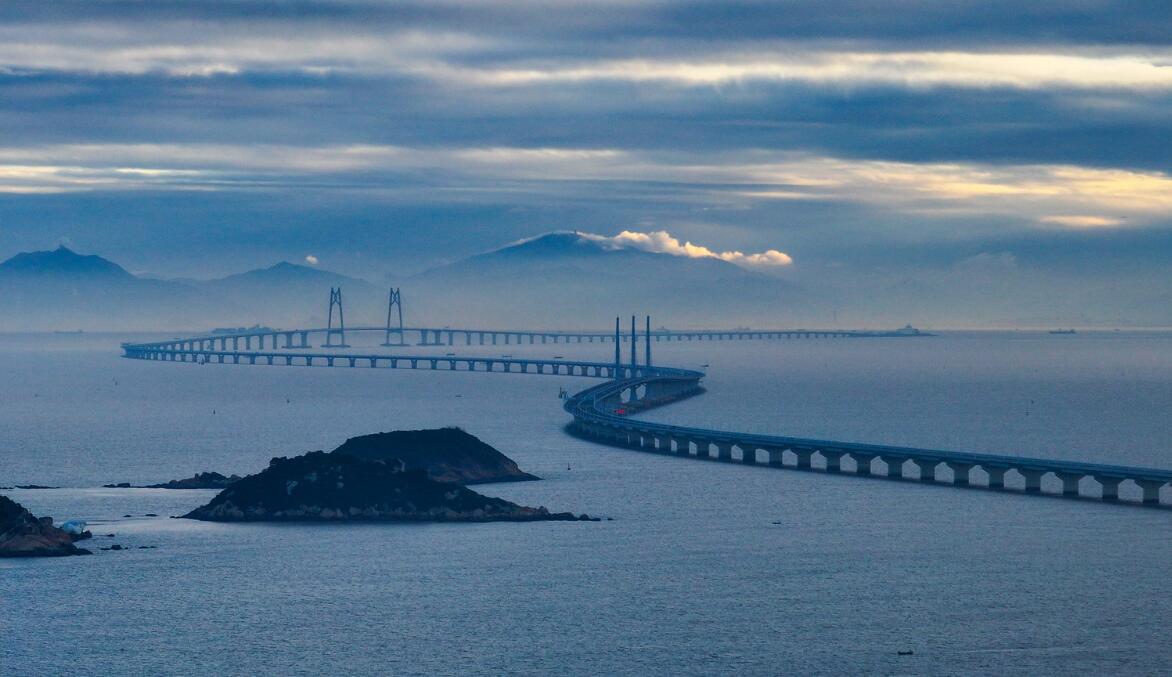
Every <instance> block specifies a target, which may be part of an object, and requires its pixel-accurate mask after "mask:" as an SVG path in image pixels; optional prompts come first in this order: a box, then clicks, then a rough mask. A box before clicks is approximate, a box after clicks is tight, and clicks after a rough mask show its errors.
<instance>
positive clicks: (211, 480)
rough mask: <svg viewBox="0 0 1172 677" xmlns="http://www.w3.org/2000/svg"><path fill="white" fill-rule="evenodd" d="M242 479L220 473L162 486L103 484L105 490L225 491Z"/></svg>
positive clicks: (195, 476)
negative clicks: (224, 489)
mask: <svg viewBox="0 0 1172 677" xmlns="http://www.w3.org/2000/svg"><path fill="white" fill-rule="evenodd" d="M239 479H240V476H239V475H230V476H227V477H225V476H224V475H221V474H220V473H218V472H201V473H196V474H194V475H192V476H191V477H188V478H186V479H182V480H171V481H170V482H164V483H162V484H147V485H145V486H137V485H134V484H131V483H130V482H119V483H118V484H103V485H102V488H104V489H223V488H225V487H227V486H228V485H230V484H232V483H233V482H235V481H237V480H239Z"/></svg>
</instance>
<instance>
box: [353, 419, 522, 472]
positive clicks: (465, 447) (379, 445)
mask: <svg viewBox="0 0 1172 677" xmlns="http://www.w3.org/2000/svg"><path fill="white" fill-rule="evenodd" d="M334 452H335V453H339V454H347V455H349V456H356V457H358V458H364V459H368V460H374V461H377V460H382V461H390V460H393V459H398V460H400V461H402V462H403V463H404V464H406V467H407V469H408V470H423V471H425V472H426V473H427V475H428V477H430V478H431V479H433V480H436V481H438V482H453V483H456V484H482V483H486V482H524V481H528V480H536V479H541V478H539V477H534V476H533V475H530V474H529V473H527V472H523V471H522V470H521V469H520V468H519V467H517V464H516V462H514V461H513V459H511V458H509V457H508V456H505V455H504V454H502V453H501V452H499V451H497V450H496V449H494V448H493V447H491V446H489V445H488V444H485V443H484V442H482V441H480V439H478V438H477V437H475V436H474V435H470V434H468V433H467V432H465V431H463V430H461V429H460V428H435V429H431V430H396V431H394V432H389V433H375V434H373V435H362V436H360V437H351V438H350V439H348V440H346V442H345V443H344V444H342V446H340V447H338V448H337V449H335V450H334Z"/></svg>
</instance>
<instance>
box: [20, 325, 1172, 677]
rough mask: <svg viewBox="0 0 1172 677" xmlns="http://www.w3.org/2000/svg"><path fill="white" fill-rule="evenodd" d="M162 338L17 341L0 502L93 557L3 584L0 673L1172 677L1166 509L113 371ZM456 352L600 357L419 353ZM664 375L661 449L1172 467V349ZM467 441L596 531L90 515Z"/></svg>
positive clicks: (339, 380)
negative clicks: (220, 476) (297, 467)
mask: <svg viewBox="0 0 1172 677" xmlns="http://www.w3.org/2000/svg"><path fill="white" fill-rule="evenodd" d="M146 338H150V337H147V336H122V335H115V334H88V333H87V334H79V335H61V334H9V335H2V336H0V486H5V487H11V486H14V485H17V484H21V485H24V484H38V485H46V486H51V487H57V488H51V489H13V490H4V491H3V492H2V493H4V494H6V495H8V496H10V497H11V498H13V499H14V500H16V501H18V502H20V503H22V504H23V505H25V506H26V507H27V508H29V509H30V510H32V511H33V512H34V513H35V514H38V515H51V516H53V517H54V518H55V519H57V520H58V521H61V520H65V519H83V520H85V521H87V522H88V523H89V528H90V530H91V531H92V532H93V533H94V534H95V535H96V537H95V538H94V540H92V541H89V542H88V543H86V544H85V545H86V546H87V547H90V548H92V549H93V550H94V551H95V554H94V555H92V556H89V557H67V558H49V559H29V560H0V675H5V676H9V677H16V676H23V675H29V676H37V677H40V676H44V675H321V674H330V675H339V674H353V675H560V676H565V675H713V674H735V675H863V674H865V675H984V674H988V675H1041V674H1072V673H1081V674H1106V673H1110V674H1127V675H1161V674H1170V673H1172V641H1169V640H1170V639H1172V629H1170V625H1169V618H1172V595H1169V587H1168V582H1169V578H1170V575H1172V510H1169V509H1167V508H1157V509H1153V508H1143V507H1138V506H1132V505H1111V504H1104V503H1100V502H1097V501H1087V500H1064V499H1060V498H1052V497H1038V496H1027V495H1023V494H1020V493H1015V492H992V491H988V490H983V489H967V490H966V489H959V488H953V487H948V486H931V485H924V484H920V483H918V482H912V481H905V482H899V481H889V480H882V479H865V478H860V477H852V476H850V475H849V474H844V475H841V476H834V475H827V474H824V473H819V472H799V471H794V470H779V469H771V468H766V467H746V466H740V465H737V464H723V463H701V462H697V461H695V460H689V459H683V458H673V457H667V456H660V455H655V454H648V453H642V452H638V451H632V450H623V449H614V448H609V447H605V446H600V445H597V444H594V443H591V442H589V441H585V440H581V439H577V438H575V437H572V436H570V435H568V434H567V433H566V432H565V429H564V427H565V425H566V423H567V422H568V420H569V418H568V416H567V414H566V413H565V412H564V411H563V410H562V408H561V402H560V400H559V399H558V394H559V390H560V389H565V390H567V391H571V392H573V391H575V390H576V389H581V388H585V387H587V386H589V385H591V384H592V383H593V382H594V380H593V379H588V378H583V377H568V376H537V375H521V374H500V373H496V374H486V373H447V372H438V373H435V372H425V371H417V372H412V371H404V370H394V371H392V370H383V369H378V370H375V369H370V368H366V369H361V368H357V369H349V368H333V369H329V368H325V367H320V368H306V367H268V366H244V365H240V366H234V365H222V366H221V365H214V364H209V365H196V364H180V363H161V362H143V361H135V360H128V359H124V358H122V357H121V356H120V350H119V343H120V342H121V341H124V340H142V339H146ZM374 338H376V337H368V339H357V338H356V339H354V340H352V343H356V344H358V343H360V341H361V340H368V341H370V342H371V343H373V341H374ZM378 338H381V337H378ZM372 349H373V348H367V347H365V346H362V345H360V344H359V345H356V346H355V348H353V349H352V350H358V351H362V350H372ZM380 350H381V349H380ZM448 351H455V352H457V353H459V354H465V353H469V352H472V353H476V354H513V355H517V356H520V355H541V356H547V357H553V356H555V355H562V356H564V357H566V358H567V359H573V358H581V359H595V360H599V361H606V360H609V359H611V357H612V356H613V347H612V346H611V345H609V344H606V345H604V344H597V343H595V344H590V343H586V344H581V345H577V344H571V345H533V346H530V345H520V346H518V345H510V346H504V345H498V346H486V347H480V346H472V347H466V346H459V345H458V346H453V347H446V346H445V347H411V348H409V349H403V350H402V351H400V352H411V353H433V354H440V355H443V354H444V353H445V352H448ZM624 356H625V354H624ZM653 359H654V361H655V362H656V363H657V364H664V365H671V366H682V367H690V368H698V369H702V370H703V371H705V372H706V373H707V377H706V378H705V379H704V385H705V386H706V388H707V392H705V393H704V394H702V395H700V396H697V397H694V398H692V399H689V400H687V401H683V402H679V403H676V404H673V405H670V406H666V407H663V408H661V409H657V410H654V411H650V412H646V413H644V414H641V416H645V417H647V418H650V419H654V420H657V421H670V422H678V423H681V424H687V425H694V426H706V427H713V428H722V429H730V430H745V431H757V432H763V433H775V434H786V435H794V436H808V437H817V438H823V439H833V440H844V441H860V442H874V443H891V444H900V445H911V446H924V447H933V448H944V449H957V450H966V451H984V452H992V453H1008V454H1021V455H1029V456H1042V457H1054V458H1067V459H1080V460H1087V461H1101V462H1108V463H1120V464H1132V465H1143V466H1153V467H1162V468H1168V467H1172V414H1170V412H1172V333H1158V332H1080V333H1078V334H1075V335H1051V334H1047V333H1046V332H1026V331H1021V332H969V333H965V332H953V333H944V334H941V335H939V336H935V337H918V338H875V339H805V340H797V339H790V340H774V341H723V342H707V341H705V342H679V343H677V342H672V343H655V344H653ZM452 425H455V426H460V427H462V428H464V429H465V430H467V431H468V432H470V433H472V434H474V435H476V436H478V437H480V438H481V439H483V440H485V441H486V442H488V443H489V444H491V445H493V446H495V447H496V448H498V449H499V450H501V451H502V452H503V453H505V454H506V455H508V456H509V457H511V458H513V459H514V460H516V461H517V462H518V464H519V465H520V467H521V468H522V469H523V470H526V471H528V472H531V473H534V474H536V475H538V476H540V477H541V478H543V479H542V481H539V482H525V483H508V484H490V485H480V486H477V487H475V489H476V490H477V491H481V492H483V493H486V494H490V495H493V496H500V497H503V498H506V499H509V500H512V501H516V502H520V503H523V504H526V505H532V506H537V505H543V506H546V507H548V508H549V509H550V510H553V511H572V512H576V513H587V514H589V515H592V516H597V517H601V518H605V519H603V521H599V522H549V523H530V524H511V523H510V524H328V525H323V524H308V525H294V524H213V523H203V522H195V521H191V520H184V519H172V517H173V516H176V515H181V514H183V513H185V512H187V511H188V510H190V509H192V508H194V507H196V506H198V505H201V504H203V503H205V502H207V501H208V500H209V499H210V498H211V497H212V496H213V495H214V494H215V492H214V491H204V490H179V491H177V490H162V489H104V488H101V485H103V484H109V483H118V482H130V483H133V484H146V483H154V482H162V481H166V480H170V479H176V478H182V477H188V476H190V475H192V474H194V473H196V472H201V471H217V472H221V473H225V474H229V473H238V474H247V473H252V472H256V471H259V470H261V469H262V468H264V467H265V466H266V465H267V464H268V462H269V460H270V459H271V458H273V457H276V456H291V455H296V454H300V453H303V452H305V451H310V450H316V449H327V450H328V449H332V448H334V447H336V446H337V445H339V444H341V443H342V442H343V441H345V440H346V439H347V438H348V437H352V436H356V435H362V434H367V433H374V432H379V431H386V430H396V429H412V428H428V427H438V426H452ZM1048 488H1049V489H1051V490H1053V489H1055V487H1053V486H1049V487H1048ZM1170 491H1172V489H1169V488H1168V487H1165V489H1164V501H1165V502H1166V503H1169V502H1172V495H1170V493H1169V492H1170ZM1126 497H1127V498H1135V496H1134V495H1128V496H1126ZM107 534H113V537H107V536H106V535H107ZM115 543H117V544H120V545H122V546H124V547H125V548H126V549H124V550H120V551H109V550H100V549H99V548H102V547H109V546H110V545H112V544H115ZM142 546H149V547H145V548H144V547H142Z"/></svg>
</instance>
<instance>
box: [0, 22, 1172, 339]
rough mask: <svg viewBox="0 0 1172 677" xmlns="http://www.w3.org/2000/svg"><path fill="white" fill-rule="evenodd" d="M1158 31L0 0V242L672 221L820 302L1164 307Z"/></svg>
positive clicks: (510, 231)
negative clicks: (764, 262) (911, 289)
mask: <svg viewBox="0 0 1172 677" xmlns="http://www.w3.org/2000/svg"><path fill="white" fill-rule="evenodd" d="M1170 25H1172V5H1169V4H1168V3H1167V2H1140V1H1133V2H1107V1H1106V0H1102V1H1100V0H1081V1H1077V2H1071V1H1069V0H1066V1H1062V2H1057V1H1044V2H1031V3H1022V2H1001V1H993V2H927V1H923V2H921V1H918V0H914V1H913V0H908V1H903V2H894V3H893V2H884V3H875V2H840V3H827V2H814V1H813V0H796V1H792V2H786V3H781V4H779V3H773V2H741V3H704V2H693V3H666V2H663V3H660V2H611V3H602V4H594V5H591V6H584V5H580V4H578V3H564V4H563V3H554V4H550V3H538V2H516V3H494V2H475V3H473V2H404V3H374V2H370V3H366V2H350V1H343V0H338V1H336V2H327V1H318V2H299V1H296V0H291V1H288V2H281V3H254V2H227V1H223V0H208V1H200V2H178V1H171V2H167V1H162V2H150V3H143V2H93V1H89V0H87V1H85V2H72V1H68V0H67V1H63V2H53V3H34V2H10V3H3V4H0V256H7V255H10V254H12V253H15V252H16V251H19V250H22V249H29V248H35V247H45V246H49V245H51V244H52V243H53V242H54V241H55V240H56V239H57V238H59V237H61V236H68V237H71V238H72V240H73V241H74V242H75V243H76V244H78V246H80V247H82V248H83V249H87V250H92V251H98V252H101V253H106V254H109V255H111V256H114V257H118V258H122V259H123V260H126V261H127V262H128V264H130V265H131V266H132V267H135V268H136V269H140V270H151V271H154V272H157V273H161V274H169V273H174V274H182V275H200V274H207V275H211V274H219V273H224V272H230V271H232V270H237V269H241V268H247V267H254V266H257V265H262V264H267V263H270V262H271V261H272V260H274V259H278V258H293V259H300V258H302V257H303V256H304V255H305V254H308V253H313V254H315V255H317V256H318V257H319V258H321V259H322V261H323V265H327V266H333V267H337V268H342V269H344V270H346V271H347V272H351V273H356V274H361V275H366V276H368V277H370V278H372V279H380V278H382V277H383V276H385V275H388V274H391V275H397V274H400V273H410V272H416V271H417V270H418V269H420V268H423V267H427V266H429V265H434V264H438V263H442V262H443V261H445V260H450V259H452V258H454V257H458V256H463V255H467V254H471V253H475V252H477V251H482V250H484V249H487V248H490V247H492V246H496V245H499V244H501V243H502V242H507V241H510V240H513V239H516V238H519V237H524V236H530V235H533V234H536V233H539V232H542V231H545V230H551V229H555V228H579V229H583V230H591V231H595V232H601V233H606V234H613V233H616V232H617V231H619V230H622V229H629V230H642V231H649V230H669V231H671V232H672V233H673V234H676V235H678V236H680V237H681V238H692V239H695V240H696V241H702V242H703V243H705V244H707V245H710V246H712V247H713V248H716V249H721V250H726V249H741V250H744V251H764V250H766V249H771V248H777V249H781V250H784V251H786V252H787V253H788V254H790V255H791V256H793V259H794V262H795V263H794V265H793V266H792V268H791V269H789V270H787V271H786V273H785V274H786V275H789V276H791V277H793V278H794V279H795V281H796V282H797V283H800V284H803V285H806V286H805V288H807V289H810V288H815V287H816V286H817V285H816V284H814V280H815V279H820V280H827V284H828V286H832V287H834V288H835V289H836V290H837V291H836V292H835V293H836V294H837V297H836V301H835V302H836V303H844V301H843V299H849V297H850V293H851V290H852V289H854V288H860V289H861V288H870V289H872V292H873V290H874V289H879V288H885V286H886V287H892V285H895V286H900V285H903V281H904V280H905V279H906V276H907V275H919V276H931V275H944V276H946V277H947V279H948V280H960V281H958V282H956V283H955V288H956V289H961V288H963V287H964V280H965V279H971V280H978V281H979V280H983V279H985V278H988V277H989V276H991V275H992V276H995V275H1004V276H1007V277H1006V279H1011V278H1012V279H1013V280H1015V284H1019V285H1021V295H1022V297H1023V298H1024V297H1029V298H1034V299H1038V298H1041V299H1044V298H1045V297H1046V295H1047V294H1053V293H1057V292H1058V291H1059V290H1063V291H1065V290H1072V289H1073V290H1078V289H1080V288H1084V287H1085V288H1086V289H1088V290H1089V289H1090V288H1091V286H1093V287H1094V288H1095V289H1097V290H1100V292H1101V290H1102V289H1103V288H1104V285H1105V284H1106V282H1104V280H1108V281H1110V280H1114V281H1117V282H1118V284H1116V285H1114V287H1113V288H1116V289H1117V290H1118V294H1119V295H1120V297H1119V298H1118V299H1112V298H1111V297H1110V295H1104V294H1102V293H1099V295H1098V296H1096V295H1094V294H1091V293H1089V291H1088V293H1087V295H1086V297H1087V299H1088V303H1092V302H1093V303H1098V304H1101V305H1113V306H1119V307H1126V308H1131V309H1134V310H1135V315H1134V317H1133V318H1132V320H1133V321H1134V322H1136V323H1154V322H1165V321H1167V322H1172V317H1170V316H1168V314H1167V313H1168V312H1169V311H1167V310H1163V311H1157V310H1153V311H1152V312H1145V311H1144V310H1143V309H1144V304H1145V301H1144V299H1147V298H1152V297H1153V296H1147V295H1148V294H1154V298H1161V296H1160V295H1161V294H1162V295H1163V297H1166V296H1167V294H1168V286H1172V283H1169V282H1167V281H1165V282H1164V287H1163V288H1162V289H1161V288H1159V287H1160V286H1161V285H1160V282H1159V280H1160V276H1159V272H1160V271H1162V270H1165V269H1167V267H1168V266H1169V265H1172V197H1170V195H1172V178H1169V176H1168V173H1169V164H1168V158H1169V157H1172V116H1170V115H1169V110H1172V70H1170V68H1172V66H1170V64H1172V33H1169V31H1168V30H1167V27H1168V26H1170ZM814 275H817V276H818V277H817V278H814V277H812V276H814ZM803 276H807V277H805V278H803ZM916 279H919V280H921V281H923V280H924V279H928V278H924V277H918V278H916ZM949 284H952V283H951V282H950V283H949ZM905 286H906V285H905ZM913 286H914V285H913ZM1153 286H1154V287H1156V288H1155V289H1152V288H1153ZM892 288H894V287H892ZM900 288H901V289H904V287H903V286H901V287H900ZM939 288H940V289H945V288H948V285H943V286H942V287H939ZM1137 290H1138V291H1137ZM869 293H870V292H869ZM924 293H925V294H927V293H929V292H927V291H925V292H924ZM939 293H944V292H939ZM860 298H861V297H860ZM892 298H896V297H895V296H893V297H892ZM898 298H899V299H900V302H901V303H911V302H912V301H913V300H914V294H910V295H909V294H908V293H905V292H904V291H901V292H900V295H898ZM937 301H938V299H937ZM1001 302H1003V303H1005V304H1007V308H1006V309H1004V312H1000V311H998V310H997V307H996V303H994V302H990V303H989V304H986V305H982V308H983V310H982V311H981V312H983V313H985V314H986V316H987V317H988V318H990V321H993V320H994V319H997V320H998V321H1004V320H1005V318H1012V319H1014V320H1015V321H1017V320H1020V319H1021V318H1022V317H1023V315H1022V314H1021V313H1017V314H1015V312H1014V311H1012V310H1011V309H1010V308H1009V307H1008V306H1012V304H1013V299H1012V297H1010V298H1004V299H1002V301H1001ZM891 303H892V304H895V302H894V301H892V302H891ZM890 307H893V308H894V305H892V306H890ZM892 312H895V310H892ZM1092 314H1093V313H1092ZM1100 316H1102V317H1106V316H1107V314H1106V313H1100ZM1111 317H1112V318H1115V319H1118V317H1119V316H1118V315H1111Z"/></svg>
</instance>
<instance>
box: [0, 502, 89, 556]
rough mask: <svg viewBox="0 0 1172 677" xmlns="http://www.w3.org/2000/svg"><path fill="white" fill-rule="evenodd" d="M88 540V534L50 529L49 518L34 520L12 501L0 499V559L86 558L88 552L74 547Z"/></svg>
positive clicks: (51, 521) (24, 509)
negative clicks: (73, 556) (83, 540)
mask: <svg viewBox="0 0 1172 677" xmlns="http://www.w3.org/2000/svg"><path fill="white" fill-rule="evenodd" d="M66 526H68V525H66ZM89 537H90V533H89V532H88V531H80V532H78V533H71V532H69V531H66V530H65V529H62V528H61V527H57V526H54V524H53V518H52V517H37V516H35V515H33V514H32V513H31V512H29V511H28V509H26V508H25V507H24V506H22V505H21V504H19V503H17V502H16V501H14V500H12V499H10V498H8V497H7V496H0V557H62V556H66V555H89V554H91V553H90V551H89V550H86V549H84V548H79V547H77V546H76V545H74V542H75V541H79V540H82V539H84V538H89Z"/></svg>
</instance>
